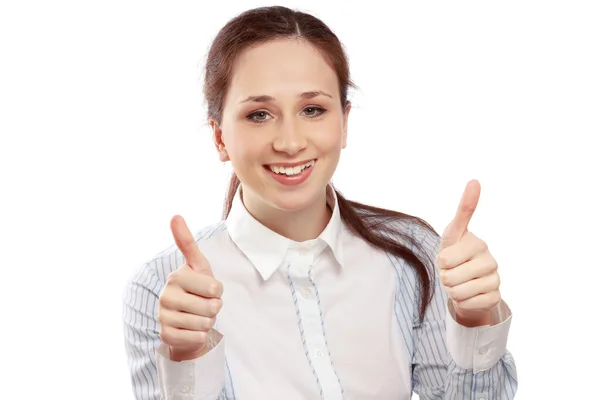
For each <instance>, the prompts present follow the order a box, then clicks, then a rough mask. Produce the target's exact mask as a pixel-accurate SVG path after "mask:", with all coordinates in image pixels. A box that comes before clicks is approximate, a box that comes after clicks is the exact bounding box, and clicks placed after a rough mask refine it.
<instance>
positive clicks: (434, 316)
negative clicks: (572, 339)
mask: <svg viewBox="0 0 600 400" xmlns="http://www.w3.org/2000/svg"><path fill="white" fill-rule="evenodd" d="M403 228H404V229H405V230H406V231H408V232H412V235H413V237H414V238H415V239H416V243H414V244H413V243H405V244H406V245H408V246H409V247H411V248H412V249H413V251H415V252H417V253H421V254H422V255H423V254H426V255H428V256H431V257H432V256H433V255H434V254H436V251H437V248H438V246H439V237H437V236H436V235H435V234H433V233H431V232H428V231H425V230H423V229H421V228H417V227H416V226H409V225H404V226H403ZM211 238H212V239H211ZM215 238H217V239H215ZM209 239H210V242H211V243H214V246H222V245H223V243H224V242H223V241H228V242H230V241H231V239H230V237H229V235H228V231H227V227H226V224H225V223H223V222H221V223H219V224H216V225H213V226H211V227H208V228H206V229H204V230H202V231H201V232H199V233H198V234H197V235H196V240H197V242H198V243H199V246H200V244H202V243H205V242H207V241H209ZM356 240H357V239H356V238H350V236H344V243H345V244H344V245H345V246H347V247H348V249H347V251H346V252H347V253H349V255H348V256H347V258H345V260H346V261H345V263H346V264H348V263H350V264H351V263H352V261H354V260H356V261H355V262H356V263H359V265H356V266H355V268H356V270H357V271H363V270H369V269H370V270H371V271H374V268H376V266H375V265H372V264H371V265H366V264H360V263H364V261H361V260H370V259H377V260H385V261H384V262H385V263H387V265H388V267H387V268H388V271H390V275H389V279H391V280H393V282H392V285H391V286H389V287H390V288H392V287H393V288H395V292H394V293H392V297H391V298H392V299H393V304H392V305H391V306H392V309H391V310H390V313H391V314H393V315H390V314H388V315H390V317H391V318H392V319H393V321H394V322H393V324H395V325H396V328H397V338H396V339H395V340H397V341H398V343H400V346H401V347H402V348H403V351H402V352H400V353H398V354H395V355H394V357H396V358H398V357H399V360H401V361H402V362H404V363H405V365H406V367H405V368H406V371H407V376H408V384H409V385H410V386H411V388H412V391H413V392H414V393H417V394H419V396H420V398H421V399H422V400H432V399H447V400H449V399H455V400H463V399H476V400H479V399H480V398H481V399H488V400H492V399H506V400H509V399H513V398H514V395H515V393H516V390H517V373H516V367H515V362H514V360H513V358H512V356H511V354H510V353H509V352H508V351H506V352H505V353H504V355H503V356H502V357H501V359H500V361H499V362H497V363H496V364H494V365H493V366H492V367H491V368H489V369H487V370H484V371H481V372H478V373H475V374H474V373H473V370H472V369H463V368H461V367H460V366H458V365H457V364H456V363H455V362H454V360H453V358H452V356H451V355H450V353H449V351H448V349H447V344H446V341H447V337H446V323H447V319H446V318H447V297H446V294H445V291H444V290H443V288H442V287H441V286H440V283H439V280H436V285H435V296H434V298H433V300H432V302H431V304H430V306H429V308H428V309H427V312H426V315H425V320H424V321H423V322H422V323H420V322H419V320H418V303H417V299H418V289H417V284H416V282H417V280H416V276H415V273H414V272H413V270H412V269H411V268H409V267H408V266H407V264H406V263H405V261H404V260H402V259H398V258H396V257H392V256H389V255H383V258H381V257H380V258H377V257H376V256H377V254H376V253H375V252H374V253H373V254H370V255H366V256H365V258H360V257H357V256H356V254H355V253H352V252H351V251H352V250H353V249H356V247H357V246H358V242H357V241H356ZM340 241H341V240H340ZM364 248H365V249H367V246H365V247H364ZM228 251H229V252H231V250H228ZM361 251H367V250H361ZM373 251H374V250H373ZM231 254H234V252H231ZM240 254H241V253H240ZM380 255H381V254H380ZM233 256H234V255H232V257H233ZM323 260H325V261H323ZM333 260H335V258H333V257H332V256H331V257H329V258H327V256H323V257H321V261H320V262H321V263H322V262H328V263H329V262H334V261H333ZM183 261H184V260H183V257H182V256H181V254H180V253H179V250H178V249H177V248H176V247H175V246H174V245H173V246H171V247H169V248H168V249H166V250H165V251H163V252H161V253H160V254H158V255H157V256H156V257H154V258H153V259H152V260H150V261H148V262H147V263H145V264H144V265H142V266H141V267H140V268H138V269H137V270H136V271H135V273H134V274H133V276H132V277H131V279H130V281H129V283H128V285H127V287H126V290H125V293H124V297H123V304H124V307H123V321H124V338H125V347H126V352H127V357H128V363H129V369H130V372H131V384H132V388H133V393H134V396H135V398H136V399H138V400H141V399H144V400H151V399H152V400H157V399H161V398H163V397H161V390H164V391H166V392H168V393H167V394H166V398H168V399H188V400H191V399H195V397H194V394H193V391H190V392H189V393H185V394H184V393H183V392H182V393H180V392H177V393H175V392H173V393H171V392H170V391H169V390H170V389H169V388H166V387H165V382H164V381H162V382H159V378H160V374H159V373H158V369H157V361H156V354H155V351H156V348H157V347H158V346H159V344H160V338H159V329H158V323H157V321H156V313H157V309H158V296H159V294H160V292H161V290H162V288H163V286H164V284H165V282H166V279H167V277H168V275H169V273H171V272H172V271H174V270H175V269H176V268H177V267H178V266H179V265H181V264H182V263H183ZM242 261H243V262H248V260H243V259H240V261H239V262H240V263H242ZM378 262H380V261H378ZM286 265H287V264H286ZM325 267H326V265H324V264H319V265H318V266H317V267H316V268H315V269H314V271H317V272H319V271H320V272H319V273H321V272H323V268H325ZM349 267H351V265H346V266H344V267H343V268H349ZM382 267H385V265H382ZM312 268H313V264H310V267H309V274H308V281H307V282H304V281H292V278H290V273H289V269H288V271H286V272H283V279H282V284H285V285H286V286H288V291H289V296H290V298H291V299H292V302H291V303H290V304H291V305H293V307H295V308H296V314H297V317H296V318H295V319H297V322H298V325H297V328H296V332H298V327H299V328H300V332H298V334H299V337H302V338H304V334H305V333H306V332H303V331H302V329H303V327H302V322H301V315H300V314H301V313H302V312H307V311H306V310H308V308H305V309H304V311H302V310H301V309H300V307H313V306H312V305H307V304H309V303H307V301H308V300H306V299H305V298H304V297H302V298H299V296H300V294H299V293H298V290H300V289H299V288H302V290H307V288H310V290H312V296H314V298H315V301H316V304H317V307H318V309H317V314H316V316H317V317H318V320H319V321H320V324H321V325H322V331H323V332H322V334H323V335H324V333H325V326H324V325H325V324H327V321H328V320H329V319H330V318H333V317H334V315H333V314H332V313H334V311H335V310H336V309H337V307H338V306H335V307H334V308H332V305H335V304H332V299H335V298H333V297H331V296H332V295H331V290H330V286H328V285H327V284H326V282H328V281H326V280H323V279H324V278H323V276H319V275H318V274H317V275H316V276H314V274H313V269H312ZM283 269H286V268H285V267H284V268H283ZM380 271H381V270H380ZM340 276H343V275H340ZM382 276H384V275H382ZM275 277H276V275H273V277H272V278H269V279H275ZM246 279H247V278H246ZM336 279H337V278H336ZM382 283H383V282H382ZM296 285H300V286H298V287H297V286H296ZM225 290H226V292H227V288H226V289H225ZM302 293H303V296H304V294H305V292H302ZM390 293H391V292H390ZM298 301H301V302H304V303H303V304H304V305H298ZM335 301H338V302H343V301H344V300H343V298H340V299H337V300H335ZM310 304H312V303H310ZM313 309H314V307H313ZM323 310H325V311H326V312H324V311H323ZM290 311H292V312H293V309H291V310H290ZM348 316H349V317H350V315H348ZM220 317H221V314H220ZM311 318H313V319H314V315H313V314H311ZM231 321H232V320H231V317H230V320H229V321H217V324H220V322H227V323H226V324H225V325H223V329H225V330H227V329H228V327H229V333H227V332H226V333H225V337H227V335H228V334H229V339H234V337H233V336H235V335H233V336H232V332H233V333H235V332H236V331H237V330H238V329H235V328H236V327H235V326H232V325H231V323H232V322H231ZM381 321H382V322H383V321H384V319H382V320H381ZM314 322H315V321H313V323H314ZM228 324H229V325H228ZM337 325H339V322H337V323H335V324H333V325H328V326H327V334H328V336H327V339H329V340H327V339H325V337H324V336H323V340H324V343H325V351H326V352H327V355H328V356H329V359H333V360H335V362H336V364H335V369H334V368H333V367H334V365H330V368H331V369H329V370H323V369H322V368H323V365H324V364H319V365H320V366H321V367H320V368H321V372H320V373H321V374H324V375H321V378H323V377H325V376H326V377H327V383H328V384H329V385H331V384H332V382H333V381H332V380H331V379H335V380H336V385H337V384H339V385H340V389H341V390H342V392H343V395H344V398H347V399H356V398H359V399H360V398H373V397H367V396H366V395H365V393H370V392H369V390H363V388H361V386H360V385H359V386H356V382H355V381H357V380H358V381H360V379H362V376H361V375H356V376H353V375H352V369H357V367H358V366H359V365H358V364H356V363H355V362H350V361H349V360H352V359H351V358H350V359H348V358H346V357H347V356H348V354H345V353H344V352H343V351H345V350H340V349H346V348H347V345H345V344H344V345H339V341H340V340H341V339H343V338H345V337H346V334H345V333H344V332H348V331H343V332H340V331H336V329H337ZM312 326H315V325H314V324H313V325H312ZM348 326H352V325H348ZM383 326H387V325H383ZM217 327H218V329H220V327H219V325H217ZM378 327H380V325H379V324H377V325H375V326H372V327H371V328H370V329H372V330H377V328H378ZM339 329H344V328H343V327H340V328H339ZM345 329H348V328H345ZM386 329H387V328H386ZM310 334H311V335H314V332H312V333H310ZM331 334H333V335H332V336H331ZM388 336H389V335H388ZM285 337H287V336H285ZM313 337H314V336H313ZM332 337H333V338H334V339H331V338H332ZM382 337H386V335H385V334H384V335H383V336H382ZM290 340H291V339H290ZM302 340H304V339H302ZM230 345H231V343H230ZM351 345H352V344H351ZM361 345H365V344H364V343H362V342H361ZM340 346H341V347H340ZM228 348H229V349H231V346H228ZM234 348H235V347H234ZM242 349H243V347H242ZM355 349H356V347H355ZM390 350H391V349H390ZM231 351H233V350H231ZM241 351H243V350H241ZM304 351H305V352H307V351H308V350H307V347H306V344H304ZM340 351H342V352H340ZM227 354H228V356H227V358H226V359H225V364H224V365H225V370H224V371H223V377H224V379H223V382H224V384H223V387H222V388H221V390H220V395H219V397H218V399H221V400H225V399H227V400H232V399H236V396H238V397H239V398H242V399H245V398H248V395H247V394H246V395H245V394H244V393H247V392H244V390H248V387H249V386H247V383H248V382H251V381H246V378H247V375H248V373H250V372H252V371H246V372H245V371H244V370H243V368H242V366H243V365H244V364H243V363H241V361H240V358H239V357H238V356H239V354H236V353H231V354H230V353H227ZM311 354H312V353H311ZM367 354H368V353H367ZM230 355H234V356H235V357H233V358H232V359H229V358H230V357H229V356H230ZM305 356H306V357H305V358H306V359H308V362H306V364H305V365H306V367H307V368H311V362H312V361H311V358H310V356H309V353H305ZM332 357H333V358H332ZM317 362H323V360H319V361H317ZM327 362H328V363H329V361H327ZM382 362H383V359H382ZM302 365H304V364H302V363H298V366H297V368H301V367H302ZM327 365H329V364H327ZM384 365H385V364H384ZM390 365H392V364H390ZM280 367H282V365H279V364H273V365H272V368H273V369H274V370H275V369H279V368H280ZM348 368H350V370H349V369H348ZM385 368H386V369H387V366H385ZM323 371H325V372H323ZM382 371H384V370H382ZM363 372H364V371H363ZM309 375H310V376H314V379H315V382H316V383H315V384H318V385H319V387H320V383H319V376H317V375H318V373H317V371H316V370H315V368H314V367H312V373H311V372H309ZM340 377H341V378H342V380H340ZM348 377H353V378H352V379H349V378H348ZM191 379H192V380H193V377H192V378H191ZM365 379H366V378H365ZM399 379H400V377H399ZM402 379H403V378H402ZM163 380H164V376H163ZM244 382H245V383H244ZM272 383H273V384H274V385H277V384H279V382H272ZM342 383H344V386H343V387H342ZM386 383H387V384H388V385H394V380H393V379H389V380H386ZM264 384H268V381H263V382H262V384H261V385H264ZM379 384H380V383H379ZM330 387H331V386H330ZM240 389H242V392H241V393H238V391H239V390H240ZM265 390H267V388H265ZM357 390H358V391H357ZM359 392H360V393H362V394H361V395H358V393H359ZM265 393H267V392H265ZM316 393H319V391H318V390H317V391H316ZM396 393H400V392H396ZM290 394H291V393H290ZM406 396H410V394H409V393H406ZM250 398H253V397H252V396H250ZM261 398H269V397H268V396H264V397H261ZM290 398H296V397H293V396H291V397H290ZM386 398H387V397H386ZM394 398H398V399H399V400H405V399H408V398H409V397H404V395H402V396H401V397H394Z"/></svg>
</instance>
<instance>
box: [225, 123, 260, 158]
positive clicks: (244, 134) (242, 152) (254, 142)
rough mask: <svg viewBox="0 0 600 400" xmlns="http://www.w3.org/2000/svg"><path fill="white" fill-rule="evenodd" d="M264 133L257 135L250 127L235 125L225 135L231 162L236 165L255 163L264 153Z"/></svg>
mask: <svg viewBox="0 0 600 400" xmlns="http://www.w3.org/2000/svg"><path fill="white" fill-rule="evenodd" d="M263 138H264V135H257V134H256V132H253V131H252V130H249V129H243V128H242V127H233V129H231V130H229V131H228V132H227V134H226V135H224V137H223V142H224V143H225V146H226V148H227V152H228V153H229V158H230V159H231V163H232V164H233V165H234V166H236V165H240V166H242V165H244V164H250V163H252V164H255V163H256V161H257V160H258V159H260V158H261V157H262V155H263V153H264V149H265V143H263V142H264V139H263Z"/></svg>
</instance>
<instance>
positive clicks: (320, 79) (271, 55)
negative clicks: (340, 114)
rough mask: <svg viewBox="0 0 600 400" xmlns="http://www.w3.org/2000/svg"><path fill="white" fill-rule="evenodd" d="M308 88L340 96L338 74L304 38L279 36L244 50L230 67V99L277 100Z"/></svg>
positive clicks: (295, 94)
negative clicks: (266, 98) (276, 38)
mask: <svg viewBox="0 0 600 400" xmlns="http://www.w3.org/2000/svg"><path fill="white" fill-rule="evenodd" d="M308 90H323V91H326V92H328V93H330V94H331V95H332V96H334V97H339V90H338V82H337V76H336V74H335V71H334V70H333V68H332V67H331V66H330V65H329V64H328V63H327V62H326V60H325V58H324V57H323V56H322V55H321V53H319V51H318V50H317V49H316V48H315V47H314V46H312V45H311V44H310V43H307V42H306V41H304V40H298V39H282V40H276V41H271V42H268V43H265V44H261V45H257V46H253V47H251V48H248V49H246V50H245V51H243V52H242V53H241V54H240V56H239V57H238V59H237V61H236V64H235V66H234V69H233V74H232V79H231V84H230V87H229V96H228V97H229V98H230V99H231V100H232V101H238V100H241V99H240V98H242V97H243V98H246V97H248V96H252V95H263V94H266V95H271V96H274V97H275V98H277V99H279V98H280V97H285V96H292V95H293V96H297V95H298V94H299V93H302V92H305V91H308Z"/></svg>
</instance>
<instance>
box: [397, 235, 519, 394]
mask: <svg viewBox="0 0 600 400" xmlns="http://www.w3.org/2000/svg"><path fill="white" fill-rule="evenodd" d="M411 229H412V232H413V234H412V236H413V237H414V238H415V239H416V240H417V242H418V243H419V245H420V247H419V246H414V245H411V244H408V243H407V245H408V246H409V247H410V248H411V249H412V250H413V251H415V252H418V253H420V254H425V255H427V256H429V257H430V258H431V261H432V262H433V260H434V255H435V254H437V250H438V248H439V245H440V238H439V236H437V235H435V234H434V233H432V232H429V231H425V230H424V229H421V228H417V227H415V226H413V227H411ZM390 262H391V264H392V266H393V267H394V268H395V270H396V271H397V276H398V279H399V286H398V292H399V293H398V294H397V296H398V299H399V301H397V303H396V304H397V305H398V307H397V315H398V323H399V324H400V326H401V327H402V330H403V332H406V331H407V328H406V325H407V323H408V321H409V320H410V321H412V323H411V325H412V335H411V337H412V342H411V343H408V344H407V346H408V348H409V354H410V355H411V358H412V371H413V375H412V385H413V390H414V392H415V393H417V394H418V395H419V397H420V398H421V399H422V400H430V399H431V400H433V399H477V400H479V399H481V400H483V399H490V400H491V399H507V400H509V399H513V398H514V396H515V394H516V391H517V386H518V385H517V373H516V366H515V362H514V359H513V357H512V355H511V354H510V352H508V351H506V352H505V354H504V356H503V357H502V358H501V359H500V361H499V362H498V363H497V364H496V365H494V366H493V367H492V368H491V369H488V370H486V371H482V372H478V373H476V374H474V373H473V370H471V369H469V370H467V369H463V368H461V367H460V366H458V365H457V364H456V363H455V362H454V360H453V359H452V357H451V355H450V354H449V352H448V350H447V348H446V307H447V303H448V297H447V295H446V292H445V291H444V289H443V287H442V286H441V283H440V281H439V279H436V280H435V289H434V290H435V292H434V297H433V299H432V302H431V304H430V306H429V307H428V309H427V312H426V313H425V318H424V320H423V322H422V323H421V322H419V321H418V316H419V310H418V303H417V302H416V301H415V296H416V294H417V293H416V290H415V288H416V276H415V273H414V271H413V270H412V269H411V268H408V267H407V266H406V265H405V262H404V260H401V259H395V258H392V257H390Z"/></svg>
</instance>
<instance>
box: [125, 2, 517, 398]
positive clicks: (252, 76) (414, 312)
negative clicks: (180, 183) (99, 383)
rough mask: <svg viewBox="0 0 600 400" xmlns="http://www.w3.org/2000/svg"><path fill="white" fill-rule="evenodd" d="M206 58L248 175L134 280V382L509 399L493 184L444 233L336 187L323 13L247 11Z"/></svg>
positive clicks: (179, 227) (227, 391) (342, 126)
mask: <svg viewBox="0 0 600 400" xmlns="http://www.w3.org/2000/svg"><path fill="white" fill-rule="evenodd" d="M205 73H206V76H205V86H204V92H205V96H206V101H207V103H208V119H209V122H210V126H211V127H212V131H213V135H214V143H215V147H216V150H217V153H218V155H219V158H220V160H221V161H223V162H227V161H230V162H231V164H232V166H233V170H234V172H235V175H234V176H233V179H232V181H231V186H230V190H229V193H228V195H227V200H226V207H225V213H224V218H223V220H222V221H221V222H220V223H218V224H216V225H213V226H210V227H208V228H206V229H204V230H202V231H201V232H199V233H197V234H195V235H192V234H191V233H190V231H189V230H188V228H187V226H186V224H185V222H184V221H183V219H182V218H181V217H179V216H175V217H174V218H173V219H172V221H171V230H172V233H173V237H174V241H175V244H174V245H173V246H172V247H171V248H169V249H167V250H165V251H163V252H162V253H160V254H158V255H157V256H156V257H154V258H153V259H152V260H151V261H149V262H147V263H145V264H144V265H143V266H142V267H141V268H140V269H139V270H138V271H137V272H136V273H135V274H134V276H133V278H132V279H131V281H130V283H129V285H128V287H127V290H126V293H125V297H124V323H125V343H126V347H127V354H128V358H129V366H130V370H131V379H132V385H133V390H134V393H135V396H136V398H137V399H159V398H161V399H163V398H164V399H217V398H218V399H236V398H237V399H252V400H254V399H261V400H262V399H277V400H281V399H286V400H292V399H321V398H323V399H361V400H362V399H408V398H410V397H411V394H412V393H413V392H414V393H418V394H419V396H420V398H421V399H442V398H443V399H490V400H491V399H512V398H513V397H514V394H515V391H516V388H517V377H516V369H515V363H514V361H513V358H512V357H511V355H510V353H509V352H508V351H506V341H507V336H508V330H509V326H510V320H511V318H510V316H511V313H510V310H509V309H508V307H507V305H506V304H505V303H504V302H503V301H502V300H501V298H500V293H499V284H500V279H499V276H498V272H497V264H496V262H495V260H494V258H493V257H492V255H491V254H490V252H489V250H488V248H487V245H486V243H485V242H484V241H482V240H481V239H479V238H477V237H476V236H475V235H473V234H472V233H471V232H469V231H468V223H469V219H470V217H471V215H472V214H473V212H474V210H475V208H476V205H477V201H478V198H479V191H480V187H479V183H478V182H477V181H471V182H469V183H468V184H467V187H466V189H465V192H464V195H463V197H462V199H461V200H460V203H459V206H458V211H457V213H456V216H455V217H454V219H453V220H452V221H451V222H450V224H449V225H448V228H447V229H446V230H445V232H444V234H443V235H442V236H441V237H440V236H438V235H437V234H436V233H435V231H434V230H433V229H432V228H431V227H430V226H429V225H428V224H427V223H426V222H424V221H422V220H421V219H419V218H416V217H413V216H409V215H406V214H403V213H400V212H395V211H390V210H384V209H380V208H376V207H372V206H367V205H363V204H360V203H356V202H353V201H349V200H346V199H345V198H344V197H343V196H342V195H341V193H340V192H339V191H337V190H336V189H334V187H333V186H332V185H331V183H330V179H331V177H332V175H333V173H334V171H335V169H336V167H337V165H338V160H339V157H340V153H341V150H342V149H343V148H344V147H345V145H346V131H347V124H348V115H349V113H350V109H351V104H350V102H349V101H348V99H347V93H348V89H349V87H351V86H352V83H351V81H350V77H349V70H348V63H347V59H346V56H345V54H344V51H343V48H342V45H341V44H340V42H339V40H338V38H337V37H336V36H335V35H334V34H333V33H332V32H331V31H330V30H329V29H328V27H327V26H326V25H325V24H323V22H321V21H320V20H319V19H317V18H315V17H313V16H311V15H307V14H304V13H301V12H296V11H292V10H289V9H287V8H283V7H268V8H259V9H254V10H250V11H247V12H245V13H243V14H241V15H239V16H238V17H236V18H234V19H233V20H231V21H230V22H229V23H227V24H226V25H225V26H224V27H223V28H222V30H221V31H220V32H219V34H218V36H217V37H216V39H215V40H214V42H213V44H212V47H211V49H210V51H209V54H208V60H207V63H206V71H205ZM436 270H437V272H438V273H436Z"/></svg>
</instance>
